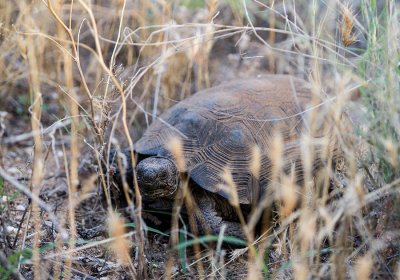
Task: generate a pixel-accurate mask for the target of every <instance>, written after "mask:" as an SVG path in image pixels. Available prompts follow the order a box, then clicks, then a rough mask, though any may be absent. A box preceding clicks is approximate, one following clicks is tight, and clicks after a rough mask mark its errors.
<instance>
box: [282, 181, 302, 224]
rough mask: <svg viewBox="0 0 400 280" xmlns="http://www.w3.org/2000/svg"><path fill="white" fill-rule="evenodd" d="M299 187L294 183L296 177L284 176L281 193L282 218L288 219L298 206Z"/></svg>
mask: <svg viewBox="0 0 400 280" xmlns="http://www.w3.org/2000/svg"><path fill="white" fill-rule="evenodd" d="M297 188H298V187H297V185H296V183H295V182H294V177H288V176H284V177H283V178H282V186H281V191H280V200H281V201H282V204H283V205H282V208H281V213H280V214H281V216H282V218H283V219H284V218H286V217H288V216H289V215H290V214H291V213H292V212H293V210H294V208H295V207H296V205H297V201H298V195H297Z"/></svg>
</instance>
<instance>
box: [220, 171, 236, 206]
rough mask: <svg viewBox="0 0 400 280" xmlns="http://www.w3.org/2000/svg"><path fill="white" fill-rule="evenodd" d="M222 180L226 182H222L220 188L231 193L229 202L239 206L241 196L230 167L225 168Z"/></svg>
mask: <svg viewBox="0 0 400 280" xmlns="http://www.w3.org/2000/svg"><path fill="white" fill-rule="evenodd" d="M221 178H222V180H223V181H224V182H225V184H220V185H219V186H218V187H219V189H221V190H223V191H225V192H226V193H228V195H229V203H230V204H231V205H232V206H235V207H238V206H239V197H238V194H237V190H236V185H235V182H234V181H233V177H232V173H231V171H230V169H229V168H225V169H224V171H223V172H222V174H221Z"/></svg>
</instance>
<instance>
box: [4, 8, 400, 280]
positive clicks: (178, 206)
mask: <svg viewBox="0 0 400 280" xmlns="http://www.w3.org/2000/svg"><path fill="white" fill-rule="evenodd" d="M264 2H265V1H264ZM399 14H400V7H399V3H398V1H395V0H388V1H372V0H365V1H359V2H357V1H352V2H351V4H350V2H346V3H344V4H343V3H341V2H340V1H313V4H312V5H310V1H267V3H262V1H225V2H224V1H216V0H210V1H206V2H204V1H197V0H185V1H124V0H118V1H109V0H102V1H97V0H95V1H84V0H77V1H54V0H48V1H2V2H1V4H0V54H1V55H0V98H1V100H2V102H1V104H0V228H1V230H0V278H1V279H48V278H51V279H78V278H79V279H80V278H86V279H92V278H93V279H94V278H96V279H97V278H101V279H119V278H132V279H159V278H165V279H178V278H179V279H187V278H199V279H209V278H221V279H245V278H247V279H257V278H259V279H261V278H264V279H310V278H318V279H329V278H330V279H348V278H349V277H351V278H354V279H370V278H373V279H395V277H398V276H399V271H400V268H399V265H398V264H399V257H398V255H399V248H398V240H399V236H400V234H399V228H400V211H399V207H398V201H399V192H398V188H399V182H400V177H399V176H400V174H399V170H398V169H399V160H400V155H399V150H400V144H399V141H398V140H399V139H400V126H399V123H400V118H399V108H398V104H399V102H400V95H399V93H400V88H399V87H400V86H399V85H400V74H399V65H398V64H399V61H398V60H399V50H400V45H399V42H400V25H399V20H398V19H399ZM338 34H340V38H338ZM268 72H274V73H278V74H292V75H294V76H297V77H301V78H304V79H306V80H309V81H311V84H312V91H313V94H314V99H313V101H312V103H313V104H311V105H312V106H313V107H312V108H311V109H310V110H308V111H307V112H304V114H302V116H296V117H302V119H301V121H303V122H304V123H305V124H306V125H305V129H304V132H303V136H302V138H301V139H299V142H298V143H297V144H298V145H299V146H300V147H301V151H300V153H301V155H300V159H299V161H298V162H289V163H288V162H287V161H286V158H285V156H284V151H285V146H284V145H285V143H283V141H282V137H281V135H280V134H279V131H271V137H272V141H271V142H270V143H269V144H270V153H269V154H267V155H263V154H261V152H260V149H259V148H257V147H250V148H251V150H250V152H249V155H248V157H249V158H251V164H250V166H248V167H247V168H248V170H249V174H248V176H249V178H251V179H252V180H253V181H254V182H257V181H258V178H260V174H261V172H262V168H263V166H262V164H264V162H265V161H264V160H266V159H268V160H269V161H270V162H271V178H270V180H269V182H268V183H267V186H261V185H257V184H258V183H254V184H255V185H257V187H258V188H262V187H265V188H266V193H267V195H265V197H262V198H261V199H260V200H258V201H257V203H254V205H251V206H250V207H249V209H245V208H246V207H243V206H242V205H240V203H239V194H238V193H237V190H236V186H235V182H234V181H233V179H232V174H231V172H230V171H229V166H226V169H225V170H224V172H223V173H222V174H221V182H222V183H223V184H221V186H220V187H221V188H223V189H225V190H226V191H227V192H228V193H229V194H230V203H231V204H232V206H233V207H234V209H235V211H236V213H237V216H238V219H239V221H240V223H241V226H242V228H243V232H244V234H245V238H244V239H245V240H244V241H245V242H246V244H247V247H245V248H239V249H237V248H235V250H233V249H232V248H230V247H229V245H228V244H231V243H230V242H233V241H235V240H236V239H232V238H231V239H230V237H228V236H226V234H225V230H226V228H221V229H220V231H219V232H220V234H218V236H211V235H209V234H205V235H204V236H200V234H199V229H198V228H197V225H198V224H197V222H198V221H199V220H201V217H202V213H201V211H200V210H199V208H198V207H197V201H196V199H197V197H196V196H195V195H194V194H193V193H192V191H191V188H190V185H189V182H190V180H189V178H190V170H189V171H188V173H187V174H186V173H183V172H181V174H180V186H179V191H178V195H177V198H176V199H175V201H173V203H172V204H173V205H171V207H170V208H171V209H168V207H166V206H165V205H163V207H160V209H158V208H157V209H156V210H157V211H156V212H157V213H154V212H149V211H148V209H147V208H146V207H147V206H148V205H147V203H148V202H147V201H146V200H145V199H143V200H142V197H141V194H140V190H139V188H138V185H137V180H136V174H135V164H136V160H140V159H141V158H140V157H138V158H136V155H135V154H134V152H133V143H134V142H135V141H136V140H137V139H138V138H140V136H141V135H142V134H143V132H144V131H145V130H146V129H147V127H148V126H149V125H150V124H151V122H152V121H154V120H156V119H157V118H158V117H159V115H160V114H161V113H162V112H164V111H165V110H167V109H168V108H169V107H171V106H172V105H174V104H176V103H177V102H179V101H181V100H182V99H184V98H186V97H188V96H190V95H191V94H192V93H194V92H196V91H197V90H199V89H203V88H208V87H210V86H213V85H217V84H219V83H221V82H223V81H227V80H229V79H232V78H236V77H244V78H246V77H253V76H256V75H258V74H265V73H268ZM352 92H357V95H358V98H353V99H352V98H351V97H352V96H351V95H352ZM283 109H284V106H283ZM265 110H268V107H266V108H265ZM299 120H300V119H299ZM249 121H250V120H249ZM251 121H254V122H257V120H251ZM259 123H260V124H264V125H265V122H264V121H263V120H260V122H259ZM320 131H323V133H319V132H320ZM332 139H334V141H333V140H332ZM167 140H168V139H167ZM167 140H166V142H167V143H164V144H165V145H166V146H167V148H168V149H169V150H170V152H171V154H172V155H173V157H174V159H175V161H176V164H177V166H178V168H179V170H181V171H183V170H187V168H188V166H186V164H187V163H186V161H185V158H184V152H185V151H184V149H183V144H182V139H181V138H173V139H169V140H170V141H167ZM333 142H335V143H336V144H335V145H332V143H333ZM124 147H126V148H128V149H130V151H129V152H128V153H126V152H125V151H124V150H122V148H124ZM110 150H115V151H117V152H116V159H115V160H116V166H118V168H119V169H120V170H121V173H123V174H126V178H129V180H130V181H128V180H123V182H122V184H123V186H122V187H121V186H117V184H116V183H115V182H113V181H112V180H111V178H112V176H108V174H107V172H108V171H109V172H110V173H112V172H113V170H112V168H113V166H111V167H110V170H108V171H107V172H106V168H103V166H107V165H108V159H107V154H108V152H109V151H110ZM128 161H130V164H128ZM299 164H301V166H302V169H301V170H302V175H303V177H304V178H303V180H298V179H299V178H297V177H296V176H297V173H296V172H297V171H298V170H299V169H298V167H299ZM316 166H318V168H317V170H316V171H315V167H316ZM131 167H132V168H131ZM295 171H296V172H295ZM120 187H121V188H120ZM110 193H116V194H117V197H118V195H120V196H122V197H123V202H126V203H125V204H126V205H127V208H120V207H121V206H120V205H119V204H118V203H117V202H116V201H113V199H112V196H109V194H110ZM114 198H115V197H114ZM124 206H125V205H124ZM164 206H165V207H164ZM182 209H185V210H186V211H182ZM153 210H154V209H153ZM243 210H246V213H247V210H248V212H249V214H248V216H246V215H245V211H243ZM165 212H167V214H166V213H165ZM183 212H185V213H183ZM161 215H165V216H161ZM160 217H161V218H160ZM165 217H166V218H165ZM188 221H189V222H188ZM107 225H108V227H107ZM259 228H262V230H261V231H260V230H259ZM108 235H110V236H108ZM232 240H233V241H232ZM236 241H237V240H236ZM235 244H238V243H235ZM240 244H243V243H240Z"/></svg>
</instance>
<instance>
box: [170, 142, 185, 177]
mask: <svg viewBox="0 0 400 280" xmlns="http://www.w3.org/2000/svg"><path fill="white" fill-rule="evenodd" d="M182 146H183V145H182V140H181V139H180V138H179V137H173V138H171V139H170V140H169V141H168V143H167V149H168V150H169V151H170V152H171V153H172V155H173V157H174V158H175V161H176V165H177V166H178V169H179V171H185V170H186V164H185V158H184V156H183V152H182Z"/></svg>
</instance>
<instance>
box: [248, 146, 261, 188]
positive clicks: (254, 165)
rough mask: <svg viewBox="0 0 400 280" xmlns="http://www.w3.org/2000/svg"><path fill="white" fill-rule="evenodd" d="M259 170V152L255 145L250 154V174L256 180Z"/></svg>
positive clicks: (258, 176)
mask: <svg viewBox="0 0 400 280" xmlns="http://www.w3.org/2000/svg"><path fill="white" fill-rule="evenodd" d="M260 168H261V151H260V148H259V147H258V146H257V145H255V146H254V147H253V149H252V153H251V162H250V172H251V174H253V176H254V177H255V178H256V179H257V180H258V179H259V178H260Z"/></svg>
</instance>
